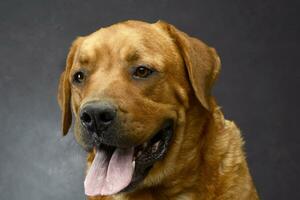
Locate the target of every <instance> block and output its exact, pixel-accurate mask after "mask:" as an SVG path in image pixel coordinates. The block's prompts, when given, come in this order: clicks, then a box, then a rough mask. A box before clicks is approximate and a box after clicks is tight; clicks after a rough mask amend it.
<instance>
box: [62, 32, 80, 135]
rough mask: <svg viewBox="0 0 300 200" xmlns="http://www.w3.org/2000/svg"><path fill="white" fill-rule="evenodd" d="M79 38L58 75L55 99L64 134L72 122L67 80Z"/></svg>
mask: <svg viewBox="0 0 300 200" xmlns="http://www.w3.org/2000/svg"><path fill="white" fill-rule="evenodd" d="M80 41H81V38H78V39H76V40H75V41H74V42H73V44H72V46H71V48H70V51H69V54H68V56H67V61H66V67H65V71H64V72H62V74H61V75H60V80H59V86H58V94H57V100H58V104H59V106H60V108H61V110H62V133H63V136H65V135H66V134H67V133H68V131H69V129H70V126H71V123H72V112H71V86H70V82H69V74H70V71H71V68H72V65H73V60H74V57H75V53H76V50H77V47H78V45H79V42H80Z"/></svg>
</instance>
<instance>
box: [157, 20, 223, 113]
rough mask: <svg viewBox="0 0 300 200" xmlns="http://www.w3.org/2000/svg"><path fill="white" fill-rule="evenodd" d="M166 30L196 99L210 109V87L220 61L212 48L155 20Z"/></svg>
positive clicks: (218, 69)
mask: <svg viewBox="0 0 300 200" xmlns="http://www.w3.org/2000/svg"><path fill="white" fill-rule="evenodd" d="M157 23H158V24H159V25H161V26H162V27H163V29H164V30H166V31H167V32H168V34H169V35H170V37H171V38H172V39H173V40H174V42H175V44H176V45H177V47H178V49H179V52H180V54H181V56H182V58H183V60H184V62H185V66H186V68H187V71H188V76H189V79H190V82H191V85H192V88H193V90H194V92H195V95H196V97H197V99H198V100H199V101H200V103H201V104H202V106H203V107H204V108H205V109H206V110H208V111H209V110H210V109H211V105H210V96H211V89H212V86H213V84H214V81H215V80H216V78H217V75H218V73H219V71H220V67H221V62H220V58H219V56H218V54H217V53H216V51H215V49H214V48H210V47H208V46H207V45H206V44H204V43H203V42H201V41H200V40H198V39H196V38H193V37H190V36H188V35H187V34H185V33H183V32H182V31H180V30H178V29H177V28H175V27H174V26H173V25H170V24H168V23H166V22H163V21H158V22H157Z"/></svg>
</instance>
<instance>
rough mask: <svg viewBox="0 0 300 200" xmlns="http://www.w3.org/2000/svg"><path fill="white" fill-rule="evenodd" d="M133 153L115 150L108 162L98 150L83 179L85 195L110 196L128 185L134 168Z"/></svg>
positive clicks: (127, 150) (131, 149)
mask: <svg viewBox="0 0 300 200" xmlns="http://www.w3.org/2000/svg"><path fill="white" fill-rule="evenodd" d="M133 153H134V148H128V149H120V148H117V149H116V150H115V151H114V153H113V155H112V156H111V158H110V160H109V158H108V157H107V156H106V153H105V152H104V151H103V150H98V151H97V153H96V156H95V158H94V160H93V163H92V165H91V167H90V169H89V171H88V174H87V175H86V177H85V181H84V189H85V194H86V195H88V196H97V195H111V194H115V193H118V192H119V191H121V190H122V189H124V188H125V187H126V186H127V185H129V183H130V181H131V178H132V175H133V171H134V167H135V166H134V163H133V162H132V160H133Z"/></svg>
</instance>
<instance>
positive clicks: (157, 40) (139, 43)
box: [79, 22, 175, 63]
mask: <svg viewBox="0 0 300 200" xmlns="http://www.w3.org/2000/svg"><path fill="white" fill-rule="evenodd" d="M133 24H134V25H133ZM133 24H132V23H131V22H125V23H119V24H115V25H112V26H110V27H107V28H101V29H99V30H98V31H96V32H94V33H92V34H90V35H88V36H86V37H85V40H84V41H83V43H82V45H81V47H80V53H79V60H80V62H86V61H87V60H93V59H102V58H103V57H115V56H116V55H118V57H119V58H120V59H121V60H125V61H131V60H135V59H136V60H137V59H139V58H140V57H143V56H144V58H145V57H146V58H147V56H149V55H150V56H151V59H155V60H156V62H160V63H162V62H164V59H167V58H168V57H173V58H174V55H173V54H174V52H175V47H174V44H173V42H172V40H171V39H170V38H168V37H167V35H166V34H164V33H163V31H161V30H159V29H158V28H157V27H156V26H154V25H153V24H146V23H141V24H140V23H137V24H136V23H133ZM168 54H170V55H168ZM149 59H150V58H149Z"/></svg>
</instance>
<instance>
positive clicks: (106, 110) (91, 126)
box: [80, 101, 117, 132]
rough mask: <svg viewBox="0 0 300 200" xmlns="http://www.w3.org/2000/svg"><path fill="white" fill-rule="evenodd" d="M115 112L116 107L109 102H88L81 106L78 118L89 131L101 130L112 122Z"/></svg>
mask: <svg viewBox="0 0 300 200" xmlns="http://www.w3.org/2000/svg"><path fill="white" fill-rule="evenodd" d="M116 114H117V111H116V108H115V106H114V105H113V104H112V103H110V102H107V101H99V102H98V101H97V102H89V103H86V104H85V105H84V106H83V107H82V109H81V111H80V120H81V123H82V125H83V126H84V127H85V128H86V129H88V130H89V131H92V132H96V131H103V130H105V129H107V128H109V127H110V126H111V125H112V124H113V122H114V121H115V119H116Z"/></svg>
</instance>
